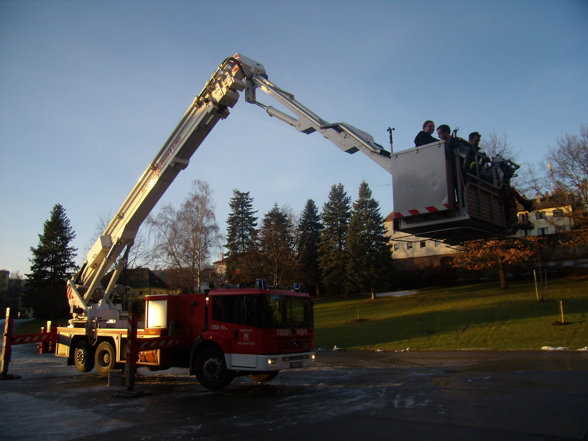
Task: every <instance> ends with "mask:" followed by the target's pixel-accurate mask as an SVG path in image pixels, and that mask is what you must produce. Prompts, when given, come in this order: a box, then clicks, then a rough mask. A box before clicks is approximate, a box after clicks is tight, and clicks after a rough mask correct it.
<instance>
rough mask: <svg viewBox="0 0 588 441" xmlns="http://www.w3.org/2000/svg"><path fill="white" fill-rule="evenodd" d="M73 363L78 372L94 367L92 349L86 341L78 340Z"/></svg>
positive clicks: (87, 370) (88, 370)
mask: <svg viewBox="0 0 588 441" xmlns="http://www.w3.org/2000/svg"><path fill="white" fill-rule="evenodd" d="M74 363H75V365H76V369H77V370H78V371H80V372H90V371H91V370H92V369H94V351H93V350H92V346H90V344H89V343H88V342H87V341H85V340H80V341H79V342H78V344H77V345H76V348H75V349H74Z"/></svg>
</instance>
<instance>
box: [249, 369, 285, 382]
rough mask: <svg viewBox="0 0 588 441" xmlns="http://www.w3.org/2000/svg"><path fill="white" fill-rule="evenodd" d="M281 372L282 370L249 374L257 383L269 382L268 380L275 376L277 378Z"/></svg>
mask: <svg viewBox="0 0 588 441" xmlns="http://www.w3.org/2000/svg"><path fill="white" fill-rule="evenodd" d="M279 372H280V371H273V372H259V373H257V374H249V375H247V376H248V377H249V378H250V379H251V380H253V381H255V382H256V383H267V382H268V381H272V380H273V379H274V378H276V377H277V376H278V373H279Z"/></svg>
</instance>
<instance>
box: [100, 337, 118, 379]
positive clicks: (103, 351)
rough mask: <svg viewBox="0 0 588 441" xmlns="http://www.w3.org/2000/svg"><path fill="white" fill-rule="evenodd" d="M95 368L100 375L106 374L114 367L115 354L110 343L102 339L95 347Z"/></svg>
mask: <svg viewBox="0 0 588 441" xmlns="http://www.w3.org/2000/svg"><path fill="white" fill-rule="evenodd" d="M95 360H96V370H97V371H98V373H99V374H100V375H108V372H109V371H111V370H112V369H114V365H115V364H116V355H115V353H114V348H113V347H112V345H111V344H110V343H109V342H107V341H103V342H102V343H100V344H99V345H98V347H97V348H96V357H95Z"/></svg>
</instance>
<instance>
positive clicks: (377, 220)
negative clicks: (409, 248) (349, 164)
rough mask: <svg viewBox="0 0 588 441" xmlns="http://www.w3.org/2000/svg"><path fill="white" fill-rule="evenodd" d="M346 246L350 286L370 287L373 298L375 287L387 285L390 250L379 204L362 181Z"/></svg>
mask: <svg viewBox="0 0 588 441" xmlns="http://www.w3.org/2000/svg"><path fill="white" fill-rule="evenodd" d="M347 250H348V256H349V259H348V261H347V274H348V284H349V287H350V288H351V289H359V290H361V291H364V292H365V291H369V292H371V294H372V299H375V293H376V290H378V289H385V288H387V287H388V282H389V280H390V276H391V272H392V250H391V244H390V237H388V236H386V228H385V227H384V218H383V217H382V215H381V214H380V207H379V204H378V202H377V201H376V200H375V199H373V198H372V192H371V190H370V188H369V186H368V184H367V183H366V182H365V181H364V182H362V183H361V185H360V186H359V197H358V199H357V201H356V202H355V203H354V204H353V209H352V211H351V220H350V221H349V232H348V238H347Z"/></svg>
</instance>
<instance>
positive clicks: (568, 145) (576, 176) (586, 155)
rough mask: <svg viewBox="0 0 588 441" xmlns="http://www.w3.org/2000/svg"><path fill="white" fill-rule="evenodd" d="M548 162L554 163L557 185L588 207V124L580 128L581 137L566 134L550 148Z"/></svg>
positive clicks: (554, 175)
mask: <svg viewBox="0 0 588 441" xmlns="http://www.w3.org/2000/svg"><path fill="white" fill-rule="evenodd" d="M547 160H548V161H549V162H551V163H552V166H553V171H552V173H553V177H554V179H555V180H556V182H557V184H559V185H561V186H562V187H563V188H564V189H565V190H566V191H568V192H569V193H572V194H574V195H575V196H576V197H577V198H579V200H580V202H581V203H582V204H583V205H584V207H586V206H588V124H582V125H581V126H580V136H577V135H569V134H566V135H564V136H563V137H561V138H559V139H558V140H557V147H550V148H549V152H548V154H547Z"/></svg>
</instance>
